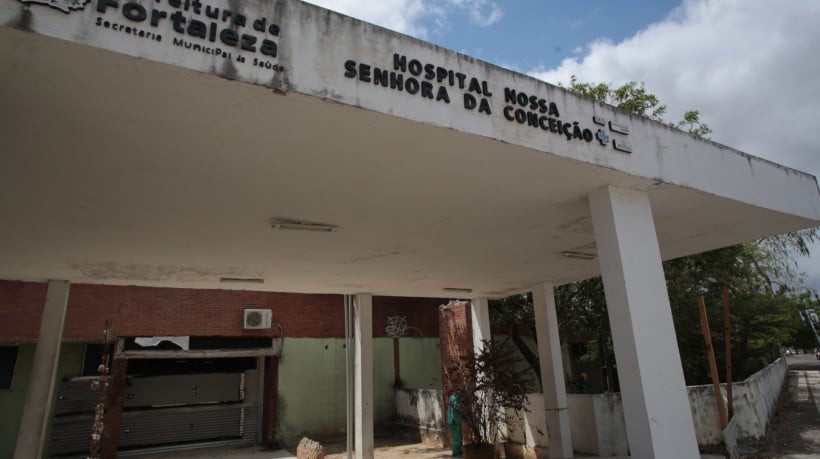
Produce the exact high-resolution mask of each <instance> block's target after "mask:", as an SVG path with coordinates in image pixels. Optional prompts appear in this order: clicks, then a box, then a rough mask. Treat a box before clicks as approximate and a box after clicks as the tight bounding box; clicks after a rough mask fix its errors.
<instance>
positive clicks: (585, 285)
mask: <svg viewBox="0 0 820 459" xmlns="http://www.w3.org/2000/svg"><path fill="white" fill-rule="evenodd" d="M568 89H569V90H570V91H572V92H576V93H578V94H581V95H584V96H587V97H591V98H592V99H594V100H596V101H599V102H605V103H609V104H612V105H614V106H616V107H618V108H621V109H624V110H628V111H630V112H632V113H634V114H636V115H640V116H644V117H647V118H650V119H653V120H655V121H658V122H664V120H663V115H664V114H665V112H666V106H665V105H664V104H662V103H661V102H660V100H659V99H658V98H657V97H656V96H655V95H654V94H652V93H650V92H648V91H647V90H646V87H645V85H644V83H643V82H640V83H638V82H635V81H631V82H628V83H626V84H624V85H621V86H618V87H613V85H611V84H609V83H582V82H579V81H578V80H577V79H576V78H575V77H574V76H573V77H572V78H571V79H570V85H569V87H568ZM669 125H670V126H673V127H676V128H678V129H685V130H688V132H689V133H690V134H692V135H695V136H697V137H706V136H708V135H709V134H710V133H711V132H712V130H711V129H710V128H709V126H708V125H707V124H705V123H703V122H702V121H701V120H700V113H699V112H698V111H697V110H688V111H687V112H686V113H684V116H683V120H681V121H679V122H677V123H669ZM816 231H817V229H816V228H811V229H807V230H802V231H797V232H792V233H787V234H784V235H780V236H772V237H768V238H764V239H761V240H758V241H753V242H747V243H744V244H739V245H735V246H731V247H726V248H722V249H718V250H712V251H709V252H705V253H701V254H697V255H692V256H689V257H683V258H678V259H675V260H669V261H667V262H665V263H664V273H665V276H666V282H667V289H668V294H669V301H670V305H671V307H672V315H673V319H674V321H675V328H676V332H677V337H678V348H679V350H680V354H681V360H682V365H683V369H684V375H685V377H686V381H687V384H701V383H707V382H708V381H709V374H708V365H707V364H706V356H705V352H704V343H703V336H702V335H701V331H700V318H699V314H698V310H697V307H696V299H697V296H698V295H704V296H705V299H706V302H707V310H708V311H709V313H710V317H709V320H710V323H712V324H713V325H712V329H713V330H718V329H722V324H723V308H722V306H721V307H718V306H719V305H722V289H723V287H728V288H729V289H730V291H731V304H732V315H731V320H732V324H733V329H734V332H733V335H732V346H733V349H736V352H734V353H733V354H732V355H733V357H732V360H733V368H734V369H735V371H734V373H735V375H736V377H737V379H741V378H745V377H747V376H749V375H751V374H752V373H753V372H755V371H757V370H758V369H760V368H762V367H763V366H765V365H766V364H767V363H768V362H770V361H771V360H772V359H773V358H775V357H776V356H777V355H778V349H777V343H792V342H796V341H797V340H805V339H807V338H806V337H805V336H806V333H807V332H806V330H805V327H803V326H802V324H801V323H800V319H799V316H798V315H797V311H798V310H800V309H799V308H801V307H803V308H808V307H809V306H806V304H807V302H809V303H810V301H809V300H808V299H807V297H806V296H805V295H796V294H795V292H797V291H799V290H800V289H802V288H803V287H801V282H802V279H801V273H800V272H799V269H798V266H797V258H798V257H800V256H808V255H809V250H808V247H809V245H810V243H811V242H813V241H815V240H817V232H816ZM555 295H556V305H557V308H558V317H559V326H560V330H561V333H562V338H563V339H566V338H567V337H571V338H572V339H576V340H577V339H581V340H585V341H587V342H588V343H589V344H590V345H588V346H587V355H586V356H585V358H587V359H595V360H598V361H599V362H601V363H602V369H603V370H602V379H603V380H604V383H605V389H606V390H609V391H612V390H617V378H616V375H615V373H614V371H612V370H613V368H614V364H615V362H614V352H613V350H612V337H611V331H610V326H609V316H608V313H607V310H606V299H605V296H604V289H603V282H602V281H601V278H600V277H597V278H592V279H587V280H584V281H581V282H575V283H571V284H567V285H562V286H560V287H558V288H556V292H555ZM814 304H817V300H815V303H814ZM493 311H494V313H493V314H494V315H493V317H494V319H493V320H494V323H496V324H503V325H506V326H508V327H510V329H511V335H512V336H513V342H514V343H515V344H516V346H517V347H518V348H519V350H520V352H521V353H522V354H523V355H524V356H525V359H526V360H527V361H528V362H529V363H530V365H531V366H533V370H534V371H536V373H537V372H538V371H537V368H538V361H537V358H536V357H535V353H534V352H532V351H531V350H529V349H527V346H526V343H524V342H523V340H521V339H516V338H515V336H516V335H518V334H519V330H520V328H521V327H522V326H525V327H532V329H533V330H534V324H532V322H533V321H534V319H533V318H532V302H531V300H530V298H529V296H527V295H517V296H515V297H510V298H507V299H505V300H503V301H500V302H498V303H497V304H496V307H495V308H494V310H493ZM522 324H524V325H522ZM528 324H529V325H528ZM533 336H535V334H534V333H533ZM722 339H723V338H722V337H720V338H718V339H716V340H715V348H716V349H720V350H722V349H724V346H723V343H722ZM717 357H718V360H719V362H720V363H719V364H720V365H723V361H725V355H721V353H718V355H717Z"/></svg>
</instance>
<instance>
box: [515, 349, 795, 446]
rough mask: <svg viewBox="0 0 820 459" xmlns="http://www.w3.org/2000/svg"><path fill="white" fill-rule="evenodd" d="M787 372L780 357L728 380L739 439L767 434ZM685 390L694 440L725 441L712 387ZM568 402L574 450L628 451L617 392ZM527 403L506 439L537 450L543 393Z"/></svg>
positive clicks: (542, 436)
mask: <svg viewBox="0 0 820 459" xmlns="http://www.w3.org/2000/svg"><path fill="white" fill-rule="evenodd" d="M787 373H788V367H787V365H786V362H785V360H784V359H782V358H781V359H778V360H777V361H775V362H774V363H772V364H771V365H769V366H767V367H766V368H764V369H762V370H760V371H758V372H757V373H755V374H754V375H752V376H750V377H749V378H748V379H746V380H745V381H742V382H739V383H734V384H733V385H732V397H733V398H734V421H733V424H732V429H733V436H734V438H735V439H737V441H738V442H740V443H756V442H759V441H761V440H764V439H765V438H766V437H767V433H768V430H769V426H770V420H771V417H772V414H773V413H774V410H775V408H776V405H777V400H778V398H779V396H780V394H781V392H782V390H783V384H784V382H785V381H786V375H787ZM687 390H688V394H689V403H690V408H691V410H692V418H693V421H694V424H695V435H696V436H697V440H698V445H699V446H714V445H718V444H721V443H723V437H722V433H723V432H722V431H721V428H720V418H719V416H718V413H717V407H716V404H715V395H714V390H713V388H712V386H711V385H705V386H690V387H688V388H687ZM721 394H722V395H723V397H724V400H725V398H726V387H725V385H723V386H721ZM567 403H568V409H569V418H570V429H571V432H572V445H573V449H574V450H575V451H576V452H578V453H584V454H594V455H599V456H624V455H626V454H627V453H628V444H627V438H626V425H625V422H624V413H623V403H622V401H621V395H620V394H618V393H613V394H594V395H587V394H568V395H567ZM528 407H529V410H530V412H529V413H524V414H523V416H515V413H509V418H510V420H511V422H510V423H509V427H510V434H509V437H510V441H513V442H517V443H522V444H524V445H527V446H528V447H530V448H532V449H534V450H536V451H538V450H540V449H543V448H545V447H546V446H547V443H548V436H547V435H546V428H545V427H544V426H545V425H546V422H545V419H544V401H543V397H542V396H541V394H530V395H529V404H528Z"/></svg>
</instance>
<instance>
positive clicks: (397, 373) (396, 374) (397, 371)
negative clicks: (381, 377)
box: [393, 338, 401, 388]
mask: <svg viewBox="0 0 820 459" xmlns="http://www.w3.org/2000/svg"><path fill="white" fill-rule="evenodd" d="M399 381H401V363H400V362H399V339H398V338H393V383H394V386H393V387H395V388H398V387H399V384H400V383H399Z"/></svg>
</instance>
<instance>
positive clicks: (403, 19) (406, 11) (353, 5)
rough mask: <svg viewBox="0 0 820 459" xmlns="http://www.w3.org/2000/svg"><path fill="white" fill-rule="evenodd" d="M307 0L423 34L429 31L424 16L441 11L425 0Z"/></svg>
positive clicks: (347, 13) (380, 23)
mask: <svg viewBox="0 0 820 459" xmlns="http://www.w3.org/2000/svg"><path fill="white" fill-rule="evenodd" d="M308 3H313V4H314V5H318V6H321V7H323V8H327V9H329V10H333V11H336V12H339V13H342V14H344V15H347V16H352V17H355V18H357V19H362V20H364V21H367V22H371V23H373V24H377V25H380V26H382V27H386V28H388V29H391V30H395V31H398V32H402V33H406V34H408V35H413V36H415V37H421V38H424V37H426V36H427V34H428V31H427V28H426V27H425V26H424V25H423V24H422V19H423V18H425V17H428V16H436V15H438V14H441V12H440V10H439V9H438V8H436V7H433V6H430V5H428V4H427V2H426V1H425V0H377V1H363V0H310V1H309V2H308Z"/></svg>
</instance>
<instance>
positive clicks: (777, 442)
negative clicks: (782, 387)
mask: <svg viewBox="0 0 820 459" xmlns="http://www.w3.org/2000/svg"><path fill="white" fill-rule="evenodd" d="M786 360H787V362H788V364H789V394H788V396H787V397H786V398H785V400H784V403H783V404H782V405H781V406H780V407H779V408H778V410H777V413H775V418H774V420H773V426H772V437H771V442H770V444H769V451H767V452H765V453H762V454H761V455H759V456H757V457H759V458H780V459H809V458H820V361H819V360H817V359H816V358H815V356H814V355H795V356H790V357H787V358H786Z"/></svg>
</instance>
